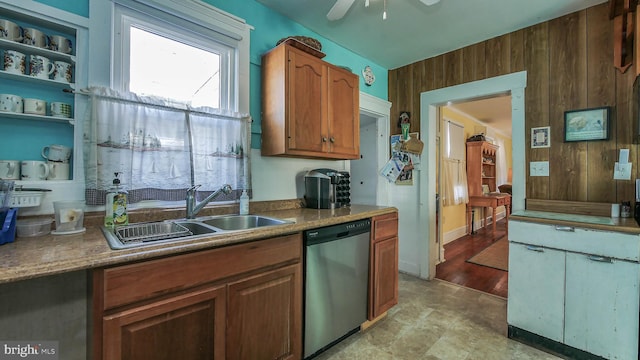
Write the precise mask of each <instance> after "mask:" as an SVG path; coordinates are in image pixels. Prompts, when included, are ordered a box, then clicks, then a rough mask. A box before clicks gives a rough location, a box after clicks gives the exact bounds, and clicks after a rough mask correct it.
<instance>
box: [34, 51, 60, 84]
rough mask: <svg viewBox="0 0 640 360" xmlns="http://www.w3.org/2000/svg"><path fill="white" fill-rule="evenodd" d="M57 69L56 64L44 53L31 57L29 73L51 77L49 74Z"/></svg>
mask: <svg viewBox="0 0 640 360" xmlns="http://www.w3.org/2000/svg"><path fill="white" fill-rule="evenodd" d="M53 70H55V66H54V64H53V63H52V62H51V60H49V58H46V57H44V56H42V55H31V56H30V57H29V75H30V76H32V77H37V78H39V79H49V75H51V73H53Z"/></svg>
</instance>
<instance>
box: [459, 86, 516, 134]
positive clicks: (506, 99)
mask: <svg viewBox="0 0 640 360" xmlns="http://www.w3.org/2000/svg"><path fill="white" fill-rule="evenodd" d="M448 107H450V108H452V109H454V110H455V111H457V112H460V113H463V114H465V115H467V116H470V117H471V118H473V119H475V120H478V121H479V122H481V123H483V124H485V125H487V126H490V127H492V128H494V129H496V130H497V131H499V132H500V133H502V135H504V136H506V137H509V138H511V95H503V96H498V97H492V98H487V99H478V100H470V101H467V102H463V103H458V104H451V105H448Z"/></svg>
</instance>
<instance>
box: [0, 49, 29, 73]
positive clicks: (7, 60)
mask: <svg viewBox="0 0 640 360" xmlns="http://www.w3.org/2000/svg"><path fill="white" fill-rule="evenodd" d="M26 63H27V56H26V55H25V54H23V53H21V52H19V51H15V50H5V51H4V71H6V72H9V73H12V74H19V75H24V71H25V69H26Z"/></svg>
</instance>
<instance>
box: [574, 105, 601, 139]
mask: <svg viewBox="0 0 640 360" xmlns="http://www.w3.org/2000/svg"><path fill="white" fill-rule="evenodd" d="M610 113H611V107H609V106H604V107H599V108H592V109H582V110H571V111H565V112H564V141H565V142H570V141H586V140H607V139H609V115H610Z"/></svg>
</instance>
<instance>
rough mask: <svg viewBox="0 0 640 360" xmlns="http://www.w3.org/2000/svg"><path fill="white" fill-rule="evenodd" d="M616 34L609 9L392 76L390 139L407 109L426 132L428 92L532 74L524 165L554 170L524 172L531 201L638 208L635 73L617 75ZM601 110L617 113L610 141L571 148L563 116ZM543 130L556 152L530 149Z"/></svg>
mask: <svg viewBox="0 0 640 360" xmlns="http://www.w3.org/2000/svg"><path fill="white" fill-rule="evenodd" d="M612 34H613V24H612V22H611V21H610V20H609V17H608V7H607V3H604V4H601V5H598V6H594V7H591V8H589V9H586V10H583V11H580V12H576V13H573V14H570V15H567V16H564V17H561V18H557V19H553V20H551V21H547V22H544V23H541V24H538V25H534V26H531V27H528V28H525V29H522V30H518V31H516V32H512V33H509V34H506V35H503V36H499V37H496V38H493V39H490V40H486V41H484V42H481V43H477V44H474V45H470V46H467V47H465V48H462V49H458V50H455V51H451V52H449V53H446V54H443V55H440V56H437V57H433V58H429V59H425V60H422V61H419V62H416V63H413V64H410V65H406V66H403V67H401V68H398V69H394V70H391V71H389V101H391V102H392V108H391V114H392V121H391V134H396V133H399V131H400V129H398V128H397V118H398V116H399V114H400V112H401V111H407V110H409V111H411V117H412V128H411V131H412V132H414V131H419V130H420V93H422V92H424V91H429V90H435V89H440V88H443V87H448V86H452V85H458V84H462V83H466V82H470V81H475V80H481V79H486V78H490V77H494V76H498V75H505V74H509V73H513V72H518V71H523V70H526V71H527V87H526V89H525V105H526V108H525V131H526V134H525V139H526V144H525V154H526V161H527V164H528V163H529V162H530V161H549V170H550V174H549V177H530V176H529V174H528V169H529V166H528V165H526V166H525V168H526V169H527V189H526V191H527V194H526V196H527V198H531V199H549V200H572V201H589V202H607V203H616V202H620V201H623V200H630V201H633V200H634V199H635V185H634V184H635V181H634V180H635V178H636V177H637V176H638V174H640V172H639V171H638V169H639V168H640V163H638V159H639V157H638V148H637V145H636V144H635V139H636V136H635V135H634V134H635V133H637V131H638V130H637V125H636V122H637V121H636V117H637V115H635V114H636V111H637V110H636V109H637V105H636V104H635V102H637V95H634V91H633V85H634V81H635V75H634V74H635V69H634V68H630V69H628V70H627V72H626V73H624V74H621V73H620V72H619V71H617V70H616V69H615V68H614V66H613V39H612ZM638 36H640V34H638ZM636 66H640V64H634V67H636ZM600 106H611V107H612V112H611V119H610V120H611V123H610V137H609V140H606V141H582V142H571V143H565V142H564V141H563V139H564V132H563V131H564V111H566V110H575V109H584V108H592V107H600ZM539 126H550V127H551V147H550V148H543V149H531V146H530V145H531V144H530V141H531V139H530V137H531V136H530V133H531V130H530V129H531V128H532V127H539ZM515 145H516V144H514V146H515ZM621 148H628V149H630V161H631V162H632V163H633V172H632V176H631V180H630V181H622V180H613V167H614V162H615V161H616V160H617V158H618V149H621Z"/></svg>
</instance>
